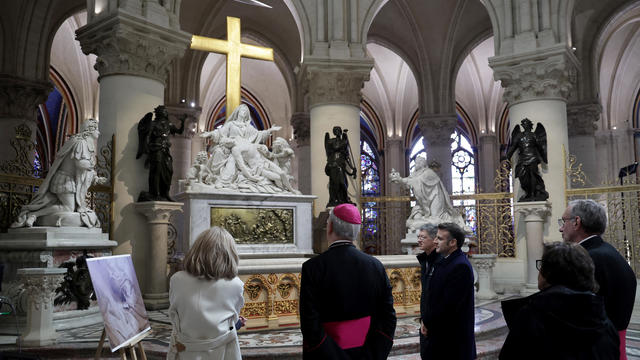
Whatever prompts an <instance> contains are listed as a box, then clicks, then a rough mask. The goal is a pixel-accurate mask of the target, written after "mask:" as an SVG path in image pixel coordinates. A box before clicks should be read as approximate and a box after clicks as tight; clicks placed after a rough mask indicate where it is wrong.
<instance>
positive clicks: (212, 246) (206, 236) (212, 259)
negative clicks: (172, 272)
mask: <svg viewBox="0 0 640 360" xmlns="http://www.w3.org/2000/svg"><path fill="white" fill-rule="evenodd" d="M184 269H185V270H186V271H187V272H188V273H189V274H191V275H193V276H196V277H203V278H205V279H207V280H218V279H222V278H224V279H229V280H231V279H233V278H234V277H236V276H238V252H237V251H236V245H235V240H234V239H233V236H231V234H229V232H228V231H227V230H225V229H223V228H221V227H218V226H214V227H212V228H210V229H207V230H205V231H203V232H202V233H200V235H198V238H197V239H196V241H195V242H194V243H193V245H192V246H191V248H190V249H189V251H187V255H186V256H185V257H184Z"/></svg>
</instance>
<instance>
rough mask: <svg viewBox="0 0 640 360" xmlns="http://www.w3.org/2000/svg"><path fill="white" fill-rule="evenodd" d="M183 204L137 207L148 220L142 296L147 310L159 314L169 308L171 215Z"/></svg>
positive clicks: (142, 204) (156, 203) (155, 203)
mask: <svg viewBox="0 0 640 360" xmlns="http://www.w3.org/2000/svg"><path fill="white" fill-rule="evenodd" d="M182 205H183V204H182V203H178V202H169V201H144V202H137V203H134V204H133V206H134V207H135V208H136V210H137V211H138V212H140V213H142V214H143V215H144V216H145V218H146V219H147V226H148V229H149V236H148V238H147V239H145V240H146V241H147V242H148V249H149V257H148V258H146V259H145V261H144V263H145V264H144V266H145V267H146V268H147V269H148V271H147V274H148V279H147V284H145V287H144V289H143V292H142V297H143V299H144V305H145V307H146V308H147V309H150V310H158V309H167V308H168V307H169V286H168V282H167V245H168V233H167V230H168V228H169V220H170V218H171V214H172V213H175V212H179V211H182Z"/></svg>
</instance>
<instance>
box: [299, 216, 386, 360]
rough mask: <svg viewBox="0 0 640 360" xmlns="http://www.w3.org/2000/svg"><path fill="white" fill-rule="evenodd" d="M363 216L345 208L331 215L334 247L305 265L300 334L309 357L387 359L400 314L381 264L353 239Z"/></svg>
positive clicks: (329, 235) (330, 234) (330, 237)
mask: <svg viewBox="0 0 640 360" xmlns="http://www.w3.org/2000/svg"><path fill="white" fill-rule="evenodd" d="M361 223H362V221H361V218H360V212H359V210H358V208H356V207H355V206H353V205H352V204H340V205H338V206H336V207H335V208H334V209H333V210H331V211H330V212H329V219H328V220H327V241H328V243H329V249H327V251H325V252H324V253H322V254H321V255H318V256H316V257H314V258H312V259H309V260H307V261H306V262H305V263H304V264H302V279H301V282H300V330H301V331H302V338H303V354H302V355H303V358H304V359H386V358H387V356H388V355H389V352H390V351H391V347H392V345H393V335H394V332H395V328H396V313H395V310H394V308H393V296H392V295H391V285H390V283H389V278H388V277H387V274H386V272H385V270H384V267H383V266H382V263H381V262H380V261H379V260H378V259H376V258H374V257H372V256H370V255H367V254H364V253H363V252H361V251H360V250H358V249H356V248H355V246H354V245H353V241H354V240H355V239H357V237H358V233H359V232H360V224H361Z"/></svg>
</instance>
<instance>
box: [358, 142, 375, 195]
mask: <svg viewBox="0 0 640 360" xmlns="http://www.w3.org/2000/svg"><path fill="white" fill-rule="evenodd" d="M360 174H361V175H360V176H361V182H362V196H380V171H379V168H378V154H377V152H375V151H374V150H373V148H372V146H371V144H369V142H368V141H366V140H360Z"/></svg>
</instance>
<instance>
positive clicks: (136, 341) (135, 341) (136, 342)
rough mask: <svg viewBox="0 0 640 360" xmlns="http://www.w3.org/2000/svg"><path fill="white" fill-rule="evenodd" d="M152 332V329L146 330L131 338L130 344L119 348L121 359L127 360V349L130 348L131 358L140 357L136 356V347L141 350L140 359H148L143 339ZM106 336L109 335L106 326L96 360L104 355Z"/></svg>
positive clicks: (134, 359)
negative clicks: (103, 348)
mask: <svg viewBox="0 0 640 360" xmlns="http://www.w3.org/2000/svg"><path fill="white" fill-rule="evenodd" d="M150 333H151V330H149V331H146V332H144V333H142V334H139V335H138V336H136V337H134V338H132V339H131V340H129V342H128V344H126V345H124V346H123V347H121V348H120V349H118V352H119V353H120V359H122V360H127V350H128V352H129V356H131V359H133V360H138V357H137V356H136V348H138V351H140V359H141V360H147V355H146V354H145V353H144V348H143V347H142V339H144V338H145V337H147V335H149V334H150ZM106 337H107V331H106V330H105V329H104V328H102V335H100V342H99V343H98V349H97V350H96V356H95V360H99V359H100V357H101V356H102V347H103V346H104V340H105V339H106Z"/></svg>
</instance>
